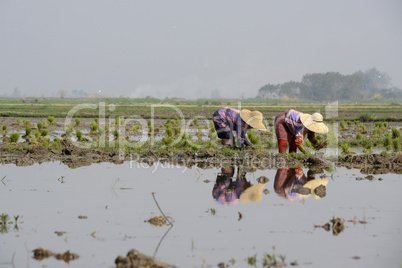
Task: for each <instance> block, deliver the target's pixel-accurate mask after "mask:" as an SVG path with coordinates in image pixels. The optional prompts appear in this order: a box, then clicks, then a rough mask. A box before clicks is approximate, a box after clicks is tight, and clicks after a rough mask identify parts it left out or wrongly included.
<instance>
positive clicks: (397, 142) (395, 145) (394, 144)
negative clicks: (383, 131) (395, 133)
mask: <svg viewBox="0 0 402 268" xmlns="http://www.w3.org/2000/svg"><path fill="white" fill-rule="evenodd" d="M392 147H393V148H394V152H399V151H400V150H401V141H400V140H399V139H393V140H392Z"/></svg>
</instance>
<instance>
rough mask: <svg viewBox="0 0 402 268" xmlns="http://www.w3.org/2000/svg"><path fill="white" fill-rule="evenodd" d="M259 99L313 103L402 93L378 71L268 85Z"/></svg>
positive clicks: (315, 75)
mask: <svg viewBox="0 0 402 268" xmlns="http://www.w3.org/2000/svg"><path fill="white" fill-rule="evenodd" d="M256 97H257V98H262V99H268V98H274V99H279V98H290V99H294V98H297V99H308V100H314V101H336V100H362V99H381V98H384V99H400V98H402V90H401V89H399V88H397V87H394V86H392V84H391V78H390V76H389V75H388V74H386V73H382V72H380V71H378V70H377V69H376V68H372V69H369V70H367V71H365V72H362V71H357V72H355V73H353V74H351V75H343V74H340V73H338V72H326V73H312V74H306V75H304V76H303V77H302V80H301V82H295V81H289V82H285V83H283V84H277V85H275V84H267V85H265V86H263V87H261V88H260V89H259V90H258V94H257V96H256Z"/></svg>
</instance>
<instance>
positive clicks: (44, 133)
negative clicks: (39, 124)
mask: <svg viewBox="0 0 402 268" xmlns="http://www.w3.org/2000/svg"><path fill="white" fill-rule="evenodd" d="M47 134H49V131H48V130H47V129H44V130H43V131H42V133H41V134H40V135H41V136H42V137H46V136H47Z"/></svg>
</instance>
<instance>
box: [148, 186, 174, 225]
mask: <svg viewBox="0 0 402 268" xmlns="http://www.w3.org/2000/svg"><path fill="white" fill-rule="evenodd" d="M152 197H153V198H154V201H155V204H156V206H157V207H158V209H159V211H160V212H161V213H162V215H163V217H165V219H166V220H167V221H168V223H169V224H170V225H171V226H173V223H172V222H171V221H170V220H169V218H168V217H166V215H165V214H164V213H163V211H162V209H161V207H160V206H159V204H158V201H156V198H155V192H152Z"/></svg>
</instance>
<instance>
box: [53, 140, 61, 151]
mask: <svg viewBox="0 0 402 268" xmlns="http://www.w3.org/2000/svg"><path fill="white" fill-rule="evenodd" d="M52 147H53V149H60V143H59V142H57V141H53V142H52Z"/></svg>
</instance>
